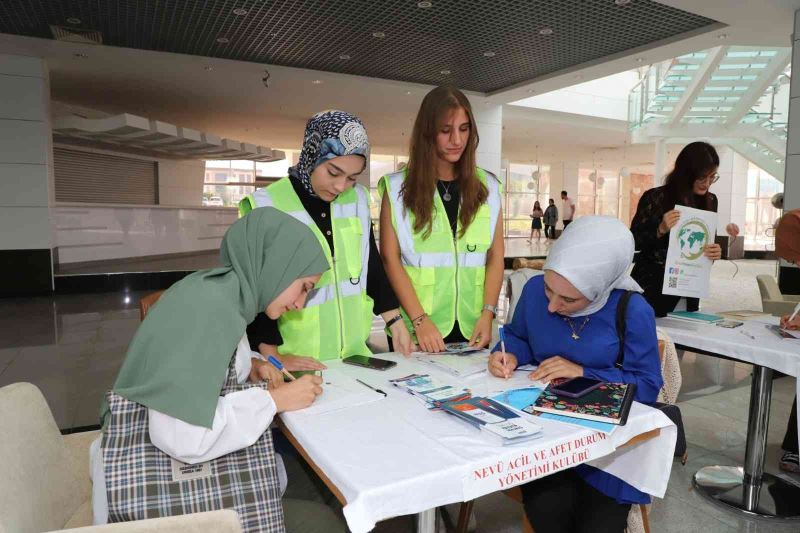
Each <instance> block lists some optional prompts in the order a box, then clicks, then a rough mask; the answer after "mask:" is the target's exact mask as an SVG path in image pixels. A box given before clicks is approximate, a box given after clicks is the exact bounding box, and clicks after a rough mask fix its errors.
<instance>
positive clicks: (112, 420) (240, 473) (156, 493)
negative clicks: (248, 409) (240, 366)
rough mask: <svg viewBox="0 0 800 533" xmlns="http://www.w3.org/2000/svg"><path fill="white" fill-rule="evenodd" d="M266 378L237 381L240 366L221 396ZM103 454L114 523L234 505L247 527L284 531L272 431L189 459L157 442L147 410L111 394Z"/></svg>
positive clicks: (231, 373) (110, 516) (230, 373)
mask: <svg viewBox="0 0 800 533" xmlns="http://www.w3.org/2000/svg"><path fill="white" fill-rule="evenodd" d="M251 387H259V388H263V389H264V390H266V387H267V384H266V383H244V384H241V385H240V384H238V383H237V382H236V372H235V369H233V364H231V367H229V369H228V377H227V379H226V382H225V385H224V386H223V389H222V393H221V394H222V395H225V394H229V393H231V392H235V391H237V390H245V389H248V388H251ZM106 398H107V400H108V405H109V408H110V412H111V414H110V416H109V420H108V423H107V425H106V428H105V429H104V431H103V438H102V444H101V448H102V453H103V461H104V465H103V467H104V472H105V478H106V493H107V495H108V520H109V522H128V521H132V520H144V519H147V518H158V517H163V516H175V515H183V514H190V513H199V512H204V511H215V510H219V509H233V510H234V511H236V512H237V514H238V515H239V521H240V522H241V525H242V529H243V531H246V532H256V531H258V532H264V531H268V532H276V533H284V532H285V526H284V520H283V508H282V506H281V493H280V487H279V481H278V470H277V464H276V460H275V450H274V448H273V445H272V434H271V432H270V431H269V430H267V431H265V432H264V433H263V434H262V435H261V437H259V438H258V440H257V441H256V442H255V443H254V444H252V445H251V446H248V447H247V448H243V449H241V450H237V451H235V452H231V453H229V454H226V455H223V456H222V457H218V458H216V459H212V460H210V461H206V462H203V463H198V464H186V463H182V462H180V461H178V460H177V459H174V458H172V457H170V456H169V455H167V454H166V453H164V452H162V451H161V450H160V449H158V448H157V447H156V446H154V445H153V443H152V442H151V441H150V433H149V423H148V409H147V407H145V406H143V405H141V404H138V403H136V402H132V401H130V400H127V399H125V398H123V397H122V396H120V395H118V394H116V393H114V392H113V391H109V392H108V393H107V394H106Z"/></svg>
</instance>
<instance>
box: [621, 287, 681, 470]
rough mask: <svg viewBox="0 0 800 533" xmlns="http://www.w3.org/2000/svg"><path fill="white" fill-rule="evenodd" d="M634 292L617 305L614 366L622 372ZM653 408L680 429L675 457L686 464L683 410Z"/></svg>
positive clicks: (665, 406)
mask: <svg viewBox="0 0 800 533" xmlns="http://www.w3.org/2000/svg"><path fill="white" fill-rule="evenodd" d="M633 294H634V293H633V291H625V292H624V293H622V296H621V297H620V299H619V302H618V303H617V315H616V326H617V337H618V338H619V352H618V353H617V361H616V362H615V363H614V366H615V367H617V368H619V369H620V370H622V364H623V363H624V361H625V317H626V314H627V312H628V302H629V301H630V299H631V296H633ZM652 407H654V408H656V409H658V410H660V411H661V412H662V413H664V414H665V415H667V417H668V418H669V419H670V420H672V423H673V424H675V426H676V427H677V428H678V435H677V438H676V440H675V457H680V458H681V463H683V464H686V460H687V459H688V455H687V453H686V431H685V430H684V427H683V416H682V415H681V409H680V407H678V406H677V405H674V404H667V403H661V402H656V403H655V404H653V405H652Z"/></svg>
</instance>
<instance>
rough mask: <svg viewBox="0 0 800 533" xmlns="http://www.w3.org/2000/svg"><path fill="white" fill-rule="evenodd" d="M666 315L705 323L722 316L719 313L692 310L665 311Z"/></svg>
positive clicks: (717, 320)
mask: <svg viewBox="0 0 800 533" xmlns="http://www.w3.org/2000/svg"><path fill="white" fill-rule="evenodd" d="M667 316H668V317H671V318H677V319H680V320H691V321H692V322H700V323H705V324H711V323H714V322H719V321H720V320H723V317H721V316H719V315H711V314H708V313H697V312H693V311H675V312H672V313H667Z"/></svg>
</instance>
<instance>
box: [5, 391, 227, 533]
mask: <svg viewBox="0 0 800 533" xmlns="http://www.w3.org/2000/svg"><path fill="white" fill-rule="evenodd" d="M0 420H2V430H1V431H0V533H41V532H45V531H56V530H63V529H70V528H80V529H78V530H77V531H80V532H82V533H105V532H108V533H117V532H120V533H125V532H133V531H137V532H139V531H143V532H159V533H162V532H174V533H184V532H185V533H190V532H201V531H214V532H221V533H238V532H241V525H240V523H239V518H238V516H237V514H236V512H235V511H231V510H226V511H214V512H210V513H197V514H191V515H184V516H176V517H168V518H157V519H152V520H142V521H139V522H128V523H122V524H108V525H105V526H91V523H92V500H91V498H92V482H91V480H90V479H89V445H90V444H91V442H92V441H93V440H94V439H95V438H97V435H98V432H97V431H89V432H84V433H75V434H73V435H66V436H62V435H61V433H60V432H59V430H58V426H57V425H56V422H55V420H54V419H53V415H52V413H51V411H50V408H49V407H48V406H47V402H46V401H45V399H44V396H42V393H41V392H40V391H39V389H38V388H36V386H34V385H31V384H30V383H13V384H11V385H7V386H5V387H2V388H0ZM82 526H90V527H82Z"/></svg>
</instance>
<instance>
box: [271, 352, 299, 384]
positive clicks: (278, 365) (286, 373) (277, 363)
mask: <svg viewBox="0 0 800 533" xmlns="http://www.w3.org/2000/svg"><path fill="white" fill-rule="evenodd" d="M267 360H268V361H269V362H270V363H272V366H274V367H275V368H277V369H278V370H280V371H281V372H283V375H284V376H286V377H287V378H289V379H290V380H292V381H295V380H297V378H296V377H294V376H293V375H291V374H290V373H289V371H288V370H286V369H285V368H283V365H282V364H281V362H280V361H278V360H277V359H276V358H275V357H273V356H271V355H270V356H269V357H268V358H267Z"/></svg>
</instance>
